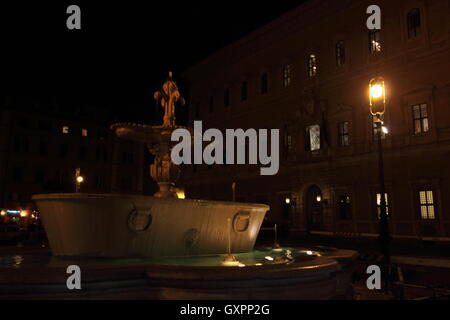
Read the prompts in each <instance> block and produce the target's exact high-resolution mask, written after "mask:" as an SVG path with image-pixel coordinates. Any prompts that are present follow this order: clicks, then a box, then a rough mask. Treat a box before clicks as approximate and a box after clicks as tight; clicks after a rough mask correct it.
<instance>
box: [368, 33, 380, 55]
mask: <svg viewBox="0 0 450 320" xmlns="http://www.w3.org/2000/svg"><path fill="white" fill-rule="evenodd" d="M369 52H370V53H372V54H373V53H376V52H381V40H380V30H370V31H369Z"/></svg>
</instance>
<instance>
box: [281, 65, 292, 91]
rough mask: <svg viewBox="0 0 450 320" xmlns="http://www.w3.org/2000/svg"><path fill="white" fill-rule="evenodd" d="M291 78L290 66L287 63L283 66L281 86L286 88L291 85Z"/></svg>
mask: <svg viewBox="0 0 450 320" xmlns="http://www.w3.org/2000/svg"><path fill="white" fill-rule="evenodd" d="M291 80H292V68H291V65H290V64H289V63H287V64H285V65H284V66H283V87H284V88H287V87H289V86H290V85H291Z"/></svg>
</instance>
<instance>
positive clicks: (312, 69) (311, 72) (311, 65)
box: [308, 54, 317, 78]
mask: <svg viewBox="0 0 450 320" xmlns="http://www.w3.org/2000/svg"><path fill="white" fill-rule="evenodd" d="M316 74H317V59H316V55H314V54H311V55H309V58H308V76H309V77H310V78H312V77H314V76H315V75H316Z"/></svg>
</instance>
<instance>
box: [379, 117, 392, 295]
mask: <svg viewBox="0 0 450 320" xmlns="http://www.w3.org/2000/svg"><path fill="white" fill-rule="evenodd" d="M377 124H378V167H379V175H380V176H379V179H380V193H381V195H380V237H379V241H380V248H381V253H382V254H383V264H384V266H383V267H384V272H383V274H384V275H385V289H386V290H388V285H389V279H390V264H391V257H390V248H389V245H390V242H391V237H390V235H389V220H388V215H387V210H386V198H385V194H386V187H385V181H384V162H383V144H382V125H383V122H382V121H381V119H380V116H378V121H377Z"/></svg>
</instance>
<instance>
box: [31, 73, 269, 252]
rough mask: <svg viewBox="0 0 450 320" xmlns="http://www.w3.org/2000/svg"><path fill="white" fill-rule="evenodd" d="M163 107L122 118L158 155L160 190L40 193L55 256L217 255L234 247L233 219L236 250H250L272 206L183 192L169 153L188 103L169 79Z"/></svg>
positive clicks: (126, 134)
mask: <svg viewBox="0 0 450 320" xmlns="http://www.w3.org/2000/svg"><path fill="white" fill-rule="evenodd" d="M154 97H155V99H156V100H157V102H158V104H159V105H161V107H163V108H164V111H165V112H164V119H163V124H162V125H160V126H150V125H145V124H136V123H117V124H114V125H112V126H111V129H112V130H114V131H115V133H116V134H117V136H118V137H120V138H123V139H130V140H134V141H140V142H143V143H145V144H146V146H147V147H148V149H149V151H150V152H151V153H152V154H154V155H155V160H154V163H153V164H152V165H151V166H150V174H151V176H152V178H153V179H154V180H155V181H156V182H157V183H158V185H159V191H158V192H157V193H156V194H155V195H154V196H153V197H150V196H137V195H119V194H85V193H74V194H45V195H35V196H34V197H33V200H34V201H35V202H36V204H37V207H38V208H39V211H40V212H41V216H42V220H43V223H44V226H45V229H46V232H47V236H48V239H49V242H50V246H51V248H52V252H53V254H54V255H55V256H63V257H70V256H82V257H103V258H105V257H106V258H123V257H144V258H154V257H170V256H185V255H203V254H217V253H222V252H225V251H226V250H227V247H228V246H229V244H228V240H227V234H228V230H227V228H228V227H227V221H228V219H230V220H231V221H232V229H233V237H232V241H231V248H232V250H233V252H237V253H238V252H249V251H251V250H252V249H253V246H254V243H255V240H256V236H257V235H258V232H259V228H260V226H261V224H262V221H263V219H264V215H265V213H266V212H267V210H268V209H269V207H268V206H266V205H259V204H243V203H233V202H213V201H201V200H180V199H177V196H176V193H175V190H174V186H175V182H176V180H177V179H178V176H179V173H180V169H179V167H178V166H176V165H174V164H173V163H172V161H171V158H170V151H171V148H172V147H173V143H172V142H171V134H172V132H173V131H174V130H176V129H177V128H180V127H179V126H177V125H176V123H175V104H176V103H184V99H183V98H182V97H181V95H180V92H179V90H178V87H177V84H176V83H175V82H174V81H173V79H172V74H171V73H169V78H168V79H167V81H166V82H165V83H164V84H163V86H162V88H161V89H160V90H158V91H157V92H156V93H155V95H154Z"/></svg>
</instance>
